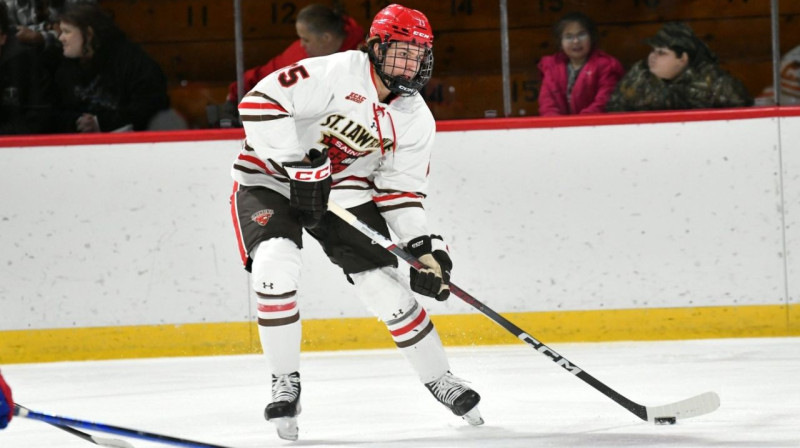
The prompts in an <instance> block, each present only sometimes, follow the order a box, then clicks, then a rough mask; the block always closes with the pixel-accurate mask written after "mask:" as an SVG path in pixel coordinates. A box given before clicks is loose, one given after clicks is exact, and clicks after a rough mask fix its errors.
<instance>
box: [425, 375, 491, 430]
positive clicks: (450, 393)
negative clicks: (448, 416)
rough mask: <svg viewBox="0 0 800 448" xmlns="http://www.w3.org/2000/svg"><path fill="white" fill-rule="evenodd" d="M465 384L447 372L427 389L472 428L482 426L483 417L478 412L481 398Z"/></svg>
mask: <svg viewBox="0 0 800 448" xmlns="http://www.w3.org/2000/svg"><path fill="white" fill-rule="evenodd" d="M464 383H466V381H464V380H462V379H461V378H458V377H455V376H453V374H452V373H450V372H447V373H445V374H444V375H442V377H441V378H439V379H438V380H436V381H431V382H430V383H427V384H425V387H427V388H428V390H429V391H431V393H432V394H433V396H434V397H436V399H437V400H439V403H442V404H443V405H445V406H447V408H448V409H450V410H451V411H453V414H455V415H457V416H459V417H461V418H463V419H464V420H466V421H467V423H469V424H470V425H472V426H478V425H482V424H483V417H481V413H480V411H479V410H478V402H480V401H481V396H480V395H478V393H477V392H475V391H474V390H472V389H470V388H469V387H468V386H466V385H465V384H464Z"/></svg>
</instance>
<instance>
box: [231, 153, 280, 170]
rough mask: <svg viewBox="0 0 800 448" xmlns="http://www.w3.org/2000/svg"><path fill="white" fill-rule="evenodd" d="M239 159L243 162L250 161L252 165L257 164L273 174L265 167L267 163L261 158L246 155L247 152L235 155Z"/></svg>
mask: <svg viewBox="0 0 800 448" xmlns="http://www.w3.org/2000/svg"><path fill="white" fill-rule="evenodd" d="M237 158H238V159H239V160H244V161H245V162H250V163H252V164H254V165H258V167H259V168H261V169H262V170H264V171H265V172H266V173H267V174H273V173H272V171H270V170H269V168H267V164H266V163H264V161H263V160H261V159H259V158H258V157H253V156H248V155H247V154H239V157H237Z"/></svg>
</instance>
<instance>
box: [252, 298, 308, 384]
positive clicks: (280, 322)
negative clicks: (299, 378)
mask: <svg viewBox="0 0 800 448" xmlns="http://www.w3.org/2000/svg"><path fill="white" fill-rule="evenodd" d="M285 296H289V297H285ZM285 296H271V297H270V296H264V295H262V294H259V295H258V337H259V339H260V340H261V349H262V350H263V351H264V355H265V356H266V357H267V362H268V363H269V366H270V371H271V372H272V373H273V374H275V375H281V374H286V373H292V372H297V371H298V370H299V369H300V340H301V337H302V325H301V323H300V311H299V310H298V308H297V301H296V300H295V294H294V292H292V293H289V294H286V295H285Z"/></svg>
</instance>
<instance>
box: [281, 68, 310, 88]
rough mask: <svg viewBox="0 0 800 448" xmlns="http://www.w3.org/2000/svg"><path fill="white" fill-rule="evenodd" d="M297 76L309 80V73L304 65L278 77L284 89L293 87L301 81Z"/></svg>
mask: <svg viewBox="0 0 800 448" xmlns="http://www.w3.org/2000/svg"><path fill="white" fill-rule="evenodd" d="M297 75H300V76H302V77H303V79H306V78H308V72H307V71H306V68H305V67H303V66H302V65H295V66H293V67H292V68H290V69H289V70H286V71H285V72H283V73H281V74H280V75H278V81H279V82H280V83H281V85H282V86H283V87H291V86H293V85H294V84H295V83H296V82H297V81H298V80H299V79H300V78H298V76H297Z"/></svg>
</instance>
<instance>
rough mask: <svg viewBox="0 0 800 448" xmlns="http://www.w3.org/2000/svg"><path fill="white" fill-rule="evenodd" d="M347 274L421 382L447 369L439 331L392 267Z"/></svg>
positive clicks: (429, 379)
mask: <svg viewBox="0 0 800 448" xmlns="http://www.w3.org/2000/svg"><path fill="white" fill-rule="evenodd" d="M351 277H352V278H353V280H354V282H355V284H356V287H357V291H358V296H359V298H360V299H361V300H362V301H363V302H364V303H365V304H366V305H367V307H368V308H369V309H370V310H371V311H372V312H373V313H374V314H375V315H376V316H377V317H378V318H379V319H381V320H382V321H383V322H384V323H385V324H386V327H387V328H388V329H389V332H390V333H391V335H392V339H394V342H395V344H397V347H398V348H399V349H400V351H401V352H402V353H403V355H404V356H405V357H406V359H408V361H409V362H410V363H411V367H413V369H414V370H415V371H416V372H417V375H418V376H419V378H420V380H421V381H422V382H423V383H429V382H431V381H433V380H436V379H438V378H439V377H441V376H442V375H444V373H445V372H447V371H448V370H449V369H450V365H449V364H448V362H447V356H446V355H445V352H444V348H443V347H442V341H441V339H440V338H439V333H437V332H436V328H435V327H434V326H433V322H431V320H430V318H429V317H428V313H427V312H426V311H425V309H424V308H423V307H422V306H420V304H419V303H417V301H416V299H415V298H414V295H413V293H412V292H411V290H410V289H409V288H408V287H407V285H406V283H405V279H404V278H403V277H401V276H400V275H399V274H397V272H396V270H395V268H391V267H385V268H381V269H374V270H371V271H367V272H362V273H359V274H355V275H351Z"/></svg>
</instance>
